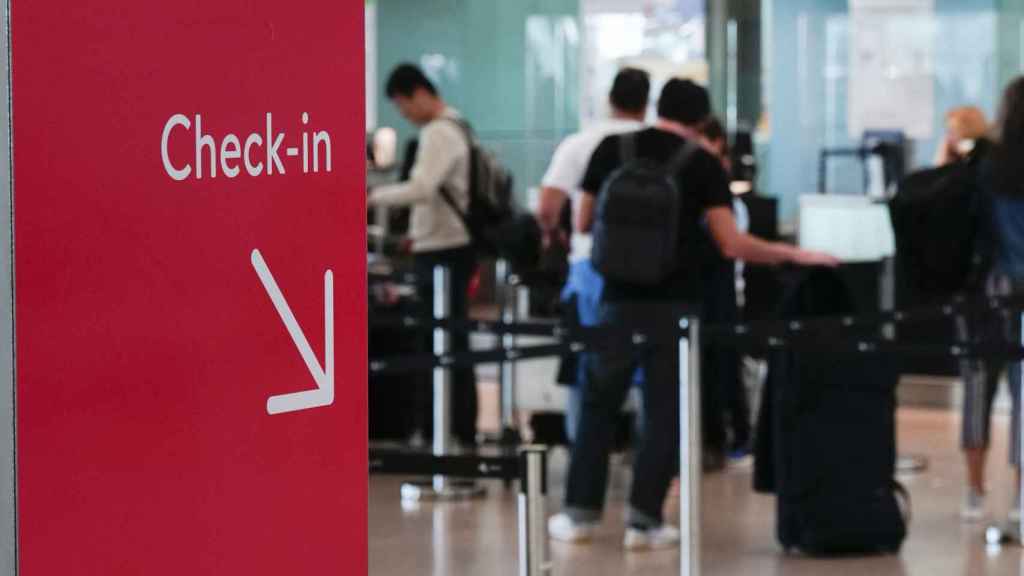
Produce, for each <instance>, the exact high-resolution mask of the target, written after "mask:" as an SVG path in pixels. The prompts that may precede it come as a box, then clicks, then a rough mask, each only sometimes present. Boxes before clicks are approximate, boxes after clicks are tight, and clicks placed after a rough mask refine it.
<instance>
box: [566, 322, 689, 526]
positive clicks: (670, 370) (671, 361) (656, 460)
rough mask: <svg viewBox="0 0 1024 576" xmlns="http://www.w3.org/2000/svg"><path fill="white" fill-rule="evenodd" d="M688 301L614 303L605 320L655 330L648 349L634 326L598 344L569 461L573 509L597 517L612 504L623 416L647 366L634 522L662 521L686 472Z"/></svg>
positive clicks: (577, 516) (575, 514)
mask: <svg viewBox="0 0 1024 576" xmlns="http://www.w3.org/2000/svg"><path fill="white" fill-rule="evenodd" d="M686 310H687V308H686V307H685V306H684V305H682V304H677V303H667V302H644V303H623V302H606V303H604V304H603V305H602V307H601V324H602V325H611V326H615V327H618V328H623V329H625V330H626V331H638V332H643V333H645V334H650V335H652V337H651V338H649V339H648V342H647V343H646V344H645V345H643V346H642V347H639V348H637V347H634V346H633V345H632V341H631V336H630V333H629V332H626V333H624V334H623V335H622V336H621V337H617V338H615V339H611V340H609V341H607V342H603V343H601V344H600V345H598V346H596V347H595V350H594V352H595V353H594V363H593V372H592V373H591V375H590V379H589V381H588V382H587V386H586V387H585V388H584V390H583V405H582V414H581V416H580V422H579V430H578V432H577V438H576V444H575V446H574V447H573V450H572V457H571V461H570V465H569V481H568V485H567V487H566V495H565V507H566V513H567V514H569V516H571V517H572V518H573V519H574V520H577V521H595V520H597V519H599V518H600V515H601V511H602V510H603V508H604V499H605V492H606V488H607V485H608V459H609V453H610V451H611V446H612V440H613V434H614V431H615V417H616V415H617V413H618V411H619V409H620V407H621V406H622V403H623V400H624V399H625V397H626V393H627V392H628V391H629V388H630V386H631V385H632V380H633V373H634V370H635V369H636V367H637V366H642V367H643V369H644V373H645V382H644V386H643V387H642V390H643V405H644V410H643V417H644V425H643V426H644V433H643V436H642V438H641V439H640V443H639V447H638V449H637V454H636V458H635V459H634V461H633V486H632V489H631V492H630V499H629V503H630V515H629V523H630V524H631V525H634V526H637V527H648V526H655V525H660V524H661V522H662V514H661V509H662V505H663V503H664V501H665V496H666V494H667V493H668V489H669V485H670V484H671V482H672V478H673V477H674V476H676V475H677V474H678V473H679V339H678V332H677V330H678V326H679V320H680V319H681V318H683V317H684V316H686Z"/></svg>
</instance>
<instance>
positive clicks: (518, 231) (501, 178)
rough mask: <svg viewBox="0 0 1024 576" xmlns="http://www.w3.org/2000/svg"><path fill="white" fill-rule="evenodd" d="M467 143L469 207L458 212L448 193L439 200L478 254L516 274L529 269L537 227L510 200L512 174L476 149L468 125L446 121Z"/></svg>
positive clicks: (537, 253) (538, 238)
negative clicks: (497, 260)
mask: <svg viewBox="0 0 1024 576" xmlns="http://www.w3.org/2000/svg"><path fill="white" fill-rule="evenodd" d="M450 121H451V122H452V123H454V124H455V125H457V126H458V127H459V129H460V130H461V131H462V133H463V135H464V136H465V137H466V141H467V143H468V144H469V208H468V210H467V211H466V212H463V211H462V210H460V209H459V207H458V204H456V202H455V199H454V198H452V195H451V192H450V191H449V190H447V189H445V188H442V189H441V197H442V198H443V199H444V201H445V203H447V204H448V206H449V207H451V209H452V210H454V211H455V213H456V214H458V216H459V219H460V220H462V224H463V225H464V226H465V227H466V230H467V231H468V232H469V235H470V238H472V240H473V246H474V248H475V249H476V250H477V252H479V253H480V254H482V255H484V256H487V257H493V258H504V259H506V260H508V261H509V262H510V263H511V264H512V266H513V268H515V269H517V270H518V271H523V270H528V269H532V268H533V267H534V266H536V264H537V260H538V259H539V258H540V250H541V232H540V226H539V225H538V224H537V221H536V219H535V218H534V217H533V215H532V214H528V213H524V212H523V211H521V210H519V209H518V207H517V206H516V204H515V201H514V195H513V187H512V183H513V179H512V173H511V172H509V170H508V169H507V168H505V166H504V165H502V163H501V161H499V160H498V158H497V156H495V155H494V154H493V153H492V152H491V151H490V150H487V149H485V148H483V147H482V146H480V143H479V142H478V141H477V139H476V137H475V135H474V134H473V129H472V127H471V126H470V125H469V123H468V122H466V121H465V120H461V119H454V118H452V119H450Z"/></svg>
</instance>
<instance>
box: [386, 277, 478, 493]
mask: <svg viewBox="0 0 1024 576" xmlns="http://www.w3.org/2000/svg"><path fill="white" fill-rule="evenodd" d="M433 280H434V302H433V307H434V319H435V320H446V319H448V318H449V317H450V316H451V309H452V300H451V294H452V292H451V285H452V284H451V281H452V277H451V272H450V271H449V270H448V268H446V267H444V266H437V267H435V268H434V278H433ZM451 332H452V328H450V327H447V328H446V327H442V326H437V327H435V328H434V355H435V356H436V357H438V358H445V357H448V356H449V355H450V354H451V352H452V338H451ZM433 375H434V443H433V450H432V454H433V455H434V456H439V457H440V456H446V455H448V454H449V453H450V452H451V440H450V433H449V430H451V421H452V412H451V390H452V367H451V365H450V364H447V363H442V365H439V366H438V367H436V368H434V370H433ZM484 493H485V490H484V488H483V486H480V485H477V484H476V483H475V482H467V481H460V480H457V479H450V478H445V477H444V476H442V475H440V474H435V475H434V476H433V477H432V478H431V479H430V480H429V481H427V482H407V483H405V484H403V485H402V499H403V500H410V501H420V500H428V499H429V500H459V499H464V498H475V497H477V496H482V495H483V494H484Z"/></svg>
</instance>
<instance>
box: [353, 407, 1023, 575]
mask: <svg viewBox="0 0 1024 576" xmlns="http://www.w3.org/2000/svg"><path fill="white" fill-rule="evenodd" d="M1006 420H1007V419H1006V418H1005V417H997V421H996V423H995V426H994V429H993V441H994V445H993V452H992V458H991V461H990V464H989V472H990V479H989V487H990V497H989V502H988V507H989V509H990V515H991V516H993V517H995V518H998V519H1003V518H1005V514H1006V510H1007V507H1008V506H1009V504H1010V501H1011V483H1012V476H1011V474H1010V472H1009V469H1008V468H1007V467H1006V465H1005V462H1006V458H1005V455H1006V434H1007V422H1006ZM958 426H959V418H957V417H956V416H955V415H953V414H951V413H948V412H941V411H924V410H904V411H901V412H900V415H899V434H900V438H899V445H900V450H901V452H903V453H905V454H906V453H914V454H921V455H925V456H927V457H928V458H929V459H930V462H931V466H930V468H929V469H928V471H927V472H925V473H923V474H920V475H917V476H913V477H908V478H904V479H903V480H904V481H905V482H906V484H907V486H908V488H910V490H911V493H912V496H913V512H914V520H913V525H912V526H911V529H910V537H909V539H908V540H907V543H906V545H905V546H904V549H903V553H902V554H901V555H900V556H898V557H882V558H867V559H850V560H830V561H822V560H813V559H807V558H800V557H794V556H787V555H785V554H783V553H782V552H781V550H780V549H779V548H778V546H777V544H776V542H775V536H774V524H773V523H774V518H775V515H774V501H773V499H772V498H770V497H765V496H760V495H756V494H754V493H752V492H751V491H750V489H749V486H750V474H749V473H747V472H727V473H722V474H717V475H712V476H708V477H707V478H706V479H705V482H704V486H703V488H704V500H703V503H704V524H703V533H702V539H703V546H702V555H703V564H702V566H703V570H702V574H707V575H733V574H758V575H787V576H790V575H800V576H803V575H807V576H810V575H821V574H835V575H848V574H866V575H871V576H901V575H910V576H933V575H946V574H950V575H961V574H962V575H970V576H976V575H1009V574H1024V570H1022V569H1021V553H1020V550H1019V549H1018V548H1007V549H1003V550H989V549H987V548H986V546H985V544H984V542H983V539H982V533H983V530H984V524H977V525H964V524H962V523H961V522H960V519H959V506H960V499H961V482H962V478H963V472H962V465H961V461H960V457H959V454H958V451H957V448H956V447H957V438H958V432H957V430H958ZM564 469H565V457H564V454H562V453H561V452H556V453H555V454H554V455H553V458H552V465H551V474H552V498H551V504H550V506H551V508H552V509H556V508H557V506H558V505H559V501H560V498H559V496H560V494H561V490H562V479H563V475H564ZM399 484H400V480H399V479H392V478H372V479H371V481H370V518H369V537H370V574H371V575H372V576H407V575H430V576H456V575H466V576H492V575H493V576H516V575H517V571H516V565H515V561H516V500H515V492H514V491H508V492H506V491H505V490H504V488H503V487H502V486H501V484H500V483H488V488H489V489H490V490H489V495H488V497H487V498H486V499H484V500H481V501H477V502H474V503H462V504H445V505H423V506H420V507H418V508H403V506H402V504H401V502H400V500H399V498H398V490H399ZM627 484H628V473H627V472H625V469H624V467H622V466H618V467H617V472H616V474H615V478H614V480H613V486H612V488H611V494H610V506H609V509H608V513H607V514H606V518H605V523H604V526H603V529H602V531H601V533H600V535H599V537H598V539H597V540H596V541H595V542H593V543H592V544H590V545H587V546H570V545H564V544H559V543H554V544H553V545H552V555H553V560H554V572H553V576H612V575H614V576H623V575H644V576H652V575H662V574H664V575H675V574H678V573H679V572H678V570H679V554H678V552H655V553H650V552H648V553H633V554H627V553H625V552H623V550H622V548H621V541H622V531H623V527H622V513H623V502H624V499H625V490H624V488H625V486H626V485H627ZM673 506H675V502H673ZM677 516H678V515H677V514H676V513H674V512H673V514H672V515H671V518H672V521H673V522H675V521H676V518H677Z"/></svg>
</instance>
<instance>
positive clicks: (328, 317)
mask: <svg viewBox="0 0 1024 576" xmlns="http://www.w3.org/2000/svg"><path fill="white" fill-rule="evenodd" d="M252 267H253V268H255V269H256V274H257V275H258V276H259V277H260V281H261V282H263V288H264V289H266V291H267V295H268V296H270V300H271V301H272V302H273V303H274V308H277V313H278V314H279V315H280V316H281V320H282V321H283V322H284V326H285V328H287V329H288V334H290V335H291V337H292V341H293V342H295V347H296V348H298V349H299V354H300V355H302V359H303V360H304V361H305V362H306V368H309V373H310V374H312V375H313V380H314V381H315V382H316V389H315V390H305V391H303V392H293V393H291V394H282V395H280V396H271V397H270V398H269V399H267V413H268V414H284V413H285V412H295V411H297V410H309V409H310V408H319V407H321V406H330V405H331V404H333V403H334V273H333V272H331V271H330V270H328V271H327V272H326V273H324V366H323V367H321V366H320V362H319V361H317V359H316V355H314V354H313V349H312V348H310V346H309V341H308V340H306V335H305V334H303V333H302V328H300V327H299V323H298V321H296V320H295V315H294V314H292V309H291V308H290V307H289V306H288V301H287V300H285V299H284V294H282V293H281V289H280V288H278V286H277V282H276V281H275V280H274V275H273V274H271V273H270V268H267V263H266V262H265V261H264V260H263V255H262V254H260V251H259V250H253V251H252Z"/></svg>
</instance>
